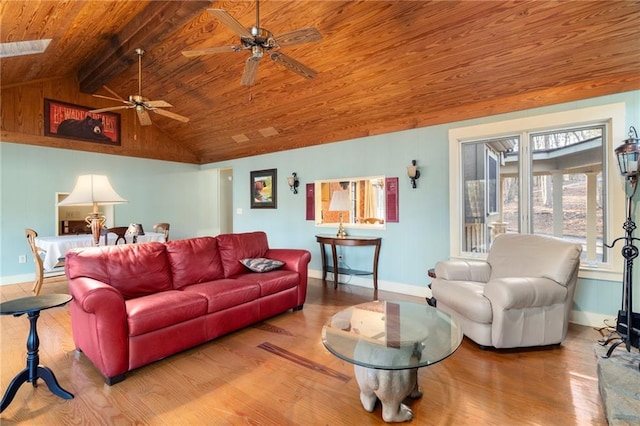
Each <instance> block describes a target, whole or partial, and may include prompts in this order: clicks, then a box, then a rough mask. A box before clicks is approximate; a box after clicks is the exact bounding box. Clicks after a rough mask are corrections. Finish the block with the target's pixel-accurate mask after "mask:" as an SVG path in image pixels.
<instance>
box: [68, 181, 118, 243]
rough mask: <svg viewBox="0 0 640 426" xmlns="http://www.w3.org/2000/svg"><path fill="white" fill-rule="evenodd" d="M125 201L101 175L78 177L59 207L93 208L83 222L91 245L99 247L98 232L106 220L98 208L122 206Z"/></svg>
mask: <svg viewBox="0 0 640 426" xmlns="http://www.w3.org/2000/svg"><path fill="white" fill-rule="evenodd" d="M126 202H127V200H125V199H124V198H122V197H121V196H119V195H118V193H117V192H116V191H115V190H114V189H113V188H112V187H111V184H110V183H109V178H107V177H106V176H103V175H82V176H78V180H77V182H76V186H75V188H73V191H71V193H70V194H69V196H67V198H65V199H64V200H62V201H61V202H59V203H58V205H59V206H93V212H92V213H91V214H89V215H88V216H87V217H86V218H85V221H86V222H87V224H88V225H89V226H90V227H91V234H92V235H93V244H94V245H95V246H98V245H100V231H101V230H102V227H103V226H104V222H105V220H106V218H105V217H104V215H102V214H101V213H100V211H99V210H98V206H106V205H110V204H122V203H126Z"/></svg>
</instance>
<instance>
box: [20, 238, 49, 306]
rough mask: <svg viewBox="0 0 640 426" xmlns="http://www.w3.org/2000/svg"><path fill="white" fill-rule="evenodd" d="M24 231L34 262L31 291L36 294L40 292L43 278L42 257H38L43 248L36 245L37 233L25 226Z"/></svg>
mask: <svg viewBox="0 0 640 426" xmlns="http://www.w3.org/2000/svg"><path fill="white" fill-rule="evenodd" d="M24 233H25V234H26V236H27V242H28V243H29V247H30V248H31V253H32V254H33V261H34V262H35V264H36V280H35V283H34V285H33V292H34V293H35V294H36V295H38V293H40V288H41V287H42V282H43V280H44V269H43V268H44V267H43V262H42V257H40V253H42V252H43V251H44V250H42V249H40V248H38V246H36V237H37V236H38V233H37V232H36V231H34V230H33V229H31V228H26V229H25V230H24Z"/></svg>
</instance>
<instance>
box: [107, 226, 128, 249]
mask: <svg viewBox="0 0 640 426" xmlns="http://www.w3.org/2000/svg"><path fill="white" fill-rule="evenodd" d="M127 229H129V227H128V226H116V227H114V228H109V229H107V232H106V233H105V234H104V245H105V246H106V245H109V241H108V239H107V237H108V236H109V233H111V232H113V233H114V234H116V235H117V237H116V241H115V243H114V244H115V245H118V243H119V241H120V240H122V243H123V244H127V239H126V238H125V237H124V235H125V234H126V233H127Z"/></svg>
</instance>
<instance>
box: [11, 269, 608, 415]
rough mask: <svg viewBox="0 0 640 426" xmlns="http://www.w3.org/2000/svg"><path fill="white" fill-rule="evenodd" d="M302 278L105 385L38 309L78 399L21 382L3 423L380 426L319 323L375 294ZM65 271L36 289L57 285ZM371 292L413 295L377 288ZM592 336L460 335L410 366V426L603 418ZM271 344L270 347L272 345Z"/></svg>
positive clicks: (58, 316) (50, 313)
mask: <svg viewBox="0 0 640 426" xmlns="http://www.w3.org/2000/svg"><path fill="white" fill-rule="evenodd" d="M31 285H32V284H31V283H24V284H17V285H10V286H2V287H0V300H2V301H5V300H10V299H15V298H18V297H24V296H29V295H31V294H30V290H31ZM332 287H333V286H332V285H330V284H328V285H327V286H323V285H322V282H321V281H320V280H317V279H310V280H309V292H308V296H307V301H306V303H305V305H304V309H303V310H302V311H299V312H292V311H289V312H287V313H285V314H282V315H279V316H277V317H274V318H271V319H269V320H267V321H264V322H263V323H260V324H257V325H256V326H252V327H247V328H245V329H243V330H240V331H237V332H234V333H231V334H229V335H227V336H224V337H221V338H219V339H216V340H214V341H212V342H209V343H206V344H203V345H200V346H198V347H196V348H193V349H190V350H187V351H185V352H182V353H180V354H177V355H174V356H171V357H169V358H166V359H164V360H161V361H158V362H156V363H153V364H151V365H148V366H146V367H143V368H140V369H138V370H135V371H133V372H131V373H128V374H127V378H126V379H125V380H124V381H123V382H121V383H118V384H117V385H114V386H111V387H109V386H107V385H106V384H104V382H103V380H102V377H101V376H100V374H99V373H98V370H96V369H95V368H94V367H93V366H92V364H91V363H90V362H89V361H88V360H87V358H86V357H84V355H82V354H76V352H75V350H74V349H75V348H74V344H73V339H72V335H71V323H70V315H69V308H68V306H65V307H61V308H54V309H49V310H46V311H42V313H41V316H40V319H39V321H38V332H39V337H40V364H42V365H45V366H47V367H50V368H51V369H52V370H53V371H54V373H55V375H56V377H57V379H58V382H59V383H60V385H61V386H62V387H63V388H65V389H66V390H68V391H70V392H71V393H73V394H74V395H75V399H72V400H64V399H61V398H59V397H57V396H55V395H53V394H52V393H51V392H50V391H49V390H48V389H47V387H46V385H45V384H44V383H43V382H42V381H39V383H40V385H39V386H38V387H37V388H33V387H32V386H31V384H29V383H26V384H24V385H22V387H21V388H20V390H19V391H18V393H17V395H16V397H15V398H14V400H13V402H12V403H11V405H10V406H9V407H8V408H7V409H6V410H5V411H4V412H3V413H2V414H0V424H2V425H14V424H24V425H27V424H28V425H38V424H47V425H55V424H63V425H71V424H74V425H77V424H82V425H87V424H92V425H93V424H101V425H105V424H116V425H131V424H135V425H187V424H188V425H204V424H207V425H355V424H358V425H379V424H384V422H383V421H382V419H381V410H380V407H379V406H378V407H377V408H376V410H374V412H373V413H367V412H366V411H364V409H363V408H362V406H361V404H360V400H359V395H358V385H357V383H356V380H355V378H354V375H353V366H352V365H351V364H349V363H347V362H344V361H342V360H340V359H338V358H337V357H335V356H333V355H332V354H331V353H329V352H328V351H327V350H326V349H325V348H324V346H323V345H322V342H321V339H320V330H321V329H322V325H323V324H324V323H325V321H326V320H327V319H328V318H329V317H330V316H331V315H332V314H334V313H335V312H337V311H339V310H341V309H343V308H345V307H347V306H350V305H353V304H357V303H362V302H366V301H369V300H372V298H373V290H370V289H364V288H360V287H354V286H350V285H340V286H339V288H338V290H334V289H333V288H332ZM66 292H67V282H66V279H64V277H61V278H55V279H47V280H46V281H45V284H44V286H43V290H42V293H41V294H47V293H66ZM378 296H379V298H380V299H388V300H393V299H396V300H398V299H399V300H413V301H417V302H423V300H422V299H418V298H415V297H410V296H403V295H399V294H394V293H389V292H383V291H380V292H379V293H378ZM28 330H29V324H28V320H27V318H26V317H24V316H22V317H12V316H1V317H0V332H1V335H0V347H1V350H2V355H1V357H2V358H1V361H0V367H1V370H0V389H1V392H2V393H3V394H4V391H5V390H6V388H7V386H8V384H9V382H10V381H11V379H12V378H13V377H14V376H15V374H17V373H18V372H19V371H21V370H22V369H23V368H24V366H25V359H26V346H25V345H26V338H27V334H28ZM598 338H599V334H598V333H597V332H596V331H595V330H593V329H591V328H588V327H583V326H577V325H571V327H570V329H569V337H568V339H567V340H566V341H565V342H564V343H563V345H562V346H560V347H556V348H552V349H544V350H540V349H538V350H507V351H495V350H489V351H483V350H480V349H479V348H478V347H477V345H475V344H474V343H473V342H471V341H469V340H467V339H465V340H464V341H463V343H462V345H461V346H460V348H459V349H458V350H457V351H456V352H455V353H454V354H453V355H452V356H451V357H449V358H448V359H446V360H444V361H443V362H441V363H438V364H435V365H433V366H430V367H426V368H421V369H420V370H419V383H420V385H421V386H422V389H423V391H424V396H423V397H422V398H421V399H419V400H409V402H408V405H409V406H410V407H411V408H412V409H413V412H414V419H413V421H412V424H416V425H467V424H473V425H564V426H567V425H606V424H607V422H606V420H605V417H604V412H603V408H602V403H601V400H600V395H599V394H598V382H597V377H596V362H595V356H594V351H593V345H594V344H595V342H596V340H597V339H598ZM276 352H278V353H276Z"/></svg>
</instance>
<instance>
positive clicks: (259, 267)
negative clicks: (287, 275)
mask: <svg viewBox="0 0 640 426" xmlns="http://www.w3.org/2000/svg"><path fill="white" fill-rule="evenodd" d="M240 263H242V264H243V265H244V266H246V267H247V268H249V270H251V271H253V272H269V271H273V270H274V269H278V268H282V265H284V262H281V261H279V260H274V259H267V258H266V257H257V258H255V259H242V260H241V261H240Z"/></svg>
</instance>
